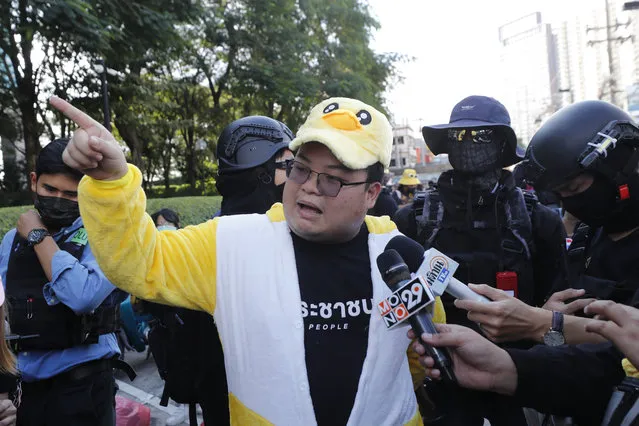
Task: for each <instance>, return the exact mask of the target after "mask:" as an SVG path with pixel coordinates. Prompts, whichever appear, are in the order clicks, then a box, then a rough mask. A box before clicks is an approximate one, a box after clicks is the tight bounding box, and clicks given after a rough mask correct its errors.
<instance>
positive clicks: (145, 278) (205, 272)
mask: <svg viewBox="0 0 639 426" xmlns="http://www.w3.org/2000/svg"><path fill="white" fill-rule="evenodd" d="M51 104H52V105H53V106H54V107H55V108H57V109H58V110H59V111H61V112H62V113H63V114H64V115H66V116H67V117H69V118H70V119H72V120H73V121H74V122H75V123H76V124H77V125H78V126H79V127H80V128H79V129H78V130H76V131H75V132H74V134H73V138H72V140H71V141H70V142H69V144H68V146H67V148H66V150H65V152H64V154H63V158H64V161H65V163H66V164H67V165H68V166H70V167H72V168H75V169H78V170H81V171H82V172H84V173H85V174H86V176H85V177H84V178H83V179H82V181H81V182H80V186H79V188H78V201H79V203H80V213H81V215H82V219H83V221H84V226H85V228H86V230H87V234H88V237H89V243H90V244H91V248H92V251H93V253H94V255H95V257H96V260H97V262H98V265H99V266H100V268H101V269H102V271H103V272H104V274H105V275H106V276H107V278H108V279H109V280H110V281H111V282H112V283H113V284H114V285H115V286H117V287H119V288H121V289H123V290H125V291H127V292H129V293H131V294H133V295H135V296H139V297H141V298H143V299H146V300H150V301H154V302H158V303H164V304H169V305H174V306H182V307H186V308H190V309H198V310H204V311H208V312H210V313H213V311H214V309H215V278H216V243H215V242H216V228H217V220H213V221H208V222H206V223H203V224H201V225H198V226H191V227H187V228H185V229H182V230H179V231H176V232H160V231H158V230H157V229H156V228H155V225H154V223H153V221H152V219H151V217H150V216H149V215H148V214H146V196H145V194H144V191H143V190H142V186H141V184H142V174H141V173H140V171H139V170H138V169H137V168H136V167H135V166H133V165H127V163H126V160H125V158H124V154H123V153H122V150H121V148H120V146H119V145H118V143H117V142H116V141H115V139H114V138H113V136H112V135H111V134H110V133H109V132H108V131H107V130H106V129H105V128H104V127H102V125H101V124H100V123H98V122H96V121H95V120H93V119H92V118H91V117H89V116H88V115H86V114H85V113H83V112H82V111H80V110H78V109H77V108H75V107H73V106H72V105H71V104H69V103H68V102H66V101H63V100H61V99H59V98H52V99H51Z"/></svg>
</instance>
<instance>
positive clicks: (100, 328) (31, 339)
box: [6, 228, 119, 351]
mask: <svg viewBox="0 0 639 426" xmlns="http://www.w3.org/2000/svg"><path fill="white" fill-rule="evenodd" d="M69 237H71V238H69ZM56 242H57V243H58V246H59V247H60V250H64V251H66V252H67V253H69V254H71V255H72V256H73V257H75V258H76V259H80V257H81V256H82V253H83V251H84V248H85V247H86V244H87V236H86V231H85V229H84V228H79V229H76V230H73V231H71V232H68V233H65V234H63V235H61V236H60V237H58V238H57V241H56ZM48 282H49V280H48V279H47V277H46V275H45V273H44V270H43V269H42V266H41V265H40V261H39V260H38V256H37V255H36V252H35V250H34V248H33V247H30V246H29V244H28V243H27V241H26V240H25V239H24V238H22V237H21V236H20V235H19V234H18V233H17V232H16V236H15V238H14V240H13V244H12V245H11V255H10V257H9V264H8V269H7V282H6V296H7V301H8V305H9V325H10V328H11V335H10V336H8V340H9V342H10V344H11V346H12V348H13V349H14V350H15V351H26V350H54V349H66V348H70V347H73V346H77V345H83V344H92V343H97V342H98V337H99V336H100V335H101V334H108V333H112V332H114V331H115V329H116V325H117V315H118V308H119V307H118V306H113V307H102V306H100V307H98V309H96V310H95V311H94V312H93V313H92V314H89V315H77V314H76V313H75V312H73V310H72V309H71V308H69V307H68V306H66V305H65V304H64V303H58V304H56V305H54V306H49V305H48V304H47V302H46V300H45V298H44V295H43V292H42V289H43V287H44V285H45V284H47V283H48Z"/></svg>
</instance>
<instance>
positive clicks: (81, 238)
mask: <svg viewBox="0 0 639 426" xmlns="http://www.w3.org/2000/svg"><path fill="white" fill-rule="evenodd" d="M69 242H70V243H75V244H78V245H81V246H85V245H87V243H88V242H89V238H88V236H87V231H86V229H84V228H80V229H78V230H77V231H75V234H73V236H72V237H71V238H70V239H69Z"/></svg>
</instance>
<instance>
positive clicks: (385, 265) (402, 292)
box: [377, 249, 456, 383]
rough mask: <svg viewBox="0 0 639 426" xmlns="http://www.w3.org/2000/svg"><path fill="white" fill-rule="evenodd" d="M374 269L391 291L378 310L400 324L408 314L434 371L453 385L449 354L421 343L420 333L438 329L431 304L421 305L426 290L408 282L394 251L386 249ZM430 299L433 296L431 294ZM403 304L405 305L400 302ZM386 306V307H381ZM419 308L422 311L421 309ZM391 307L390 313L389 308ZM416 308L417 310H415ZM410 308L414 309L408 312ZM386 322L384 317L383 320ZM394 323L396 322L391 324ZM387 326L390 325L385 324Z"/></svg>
mask: <svg viewBox="0 0 639 426" xmlns="http://www.w3.org/2000/svg"><path fill="white" fill-rule="evenodd" d="M377 267H378V268H379V271H380V272H381V274H382V278H383V279H384V282H385V283H386V285H388V287H389V288H390V289H391V291H393V295H391V297H389V298H387V299H386V300H384V301H382V302H381V303H380V305H379V306H380V311H382V310H384V311H385V312H387V315H384V312H382V314H383V315H384V317H386V316H391V317H393V318H394V319H396V320H399V321H401V320H402V319H405V318H406V317H407V316H408V315H410V316H409V317H408V321H409V322H410V324H411V326H412V327H413V330H414V332H415V334H416V335H417V336H420V337H419V339H420V342H421V343H422V345H423V346H424V347H425V348H426V351H427V353H428V355H429V356H430V357H431V358H432V359H433V360H434V362H435V365H436V366H437V369H438V370H439V371H440V372H441V377H442V378H443V380H444V381H446V382H448V383H455V382H456V379H455V374H454V373H453V366H452V362H451V358H450V354H449V353H448V351H447V350H446V349H445V348H435V347H432V346H430V345H428V344H426V343H424V342H423V341H421V335H422V334H430V335H434V334H437V329H436V328H435V325H434V324H433V320H432V318H431V314H430V312H429V311H428V308H427V306H431V305H432V304H428V303H427V304H422V302H423V300H422V299H423V298H424V293H425V292H426V289H425V288H424V287H423V286H422V284H421V283H420V282H419V280H417V281H415V280H411V275H410V271H409V269H408V266H406V264H405V263H404V261H403V260H402V257H401V256H400V255H399V253H397V251H395V250H392V249H391V250H386V251H384V252H383V253H382V254H380V255H379V256H378V257H377ZM430 297H432V295H430ZM403 302H405V303H403ZM384 305H386V306H387V308H382V306H384ZM420 306H421V308H420ZM392 307H394V309H393V310H392V311H391V310H390V308H392ZM414 308H417V309H414ZM411 309H414V310H413V311H412V312H411ZM385 321H386V318H385ZM394 322H396V321H394ZM387 326H389V323H388V322H387Z"/></svg>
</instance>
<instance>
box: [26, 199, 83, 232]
mask: <svg viewBox="0 0 639 426" xmlns="http://www.w3.org/2000/svg"><path fill="white" fill-rule="evenodd" d="M33 204H34V206H35V208H36V210H37V211H38V213H40V217H41V218H42V223H44V225H45V226H46V227H47V228H49V229H60V228H64V227H67V226H70V225H71V224H73V222H75V220H76V219H77V218H78V217H80V208H79V207H78V202H77V201H71V200H67V199H66V198H61V197H44V196H42V195H38V194H36V196H35V200H34V203H33Z"/></svg>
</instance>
